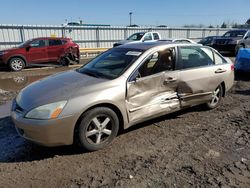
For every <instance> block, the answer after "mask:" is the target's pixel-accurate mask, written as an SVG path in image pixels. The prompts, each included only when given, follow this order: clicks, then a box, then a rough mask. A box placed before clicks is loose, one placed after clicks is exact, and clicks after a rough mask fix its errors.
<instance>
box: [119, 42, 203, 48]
mask: <svg viewBox="0 0 250 188" xmlns="http://www.w3.org/2000/svg"><path fill="white" fill-rule="evenodd" d="M190 45H192V46H200V44H191V43H190V44H189V43H172V42H169V41H155V42H140V43H128V44H123V45H120V46H117V47H115V48H130V49H138V50H148V49H150V48H153V47H157V46H166V47H167V46H169V47H174V46H190Z"/></svg>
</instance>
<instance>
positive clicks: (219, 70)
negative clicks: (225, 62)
mask: <svg viewBox="0 0 250 188" xmlns="http://www.w3.org/2000/svg"><path fill="white" fill-rule="evenodd" d="M226 71H227V70H225V69H221V68H219V69H217V70H216V71H215V72H214V73H223V72H226Z"/></svg>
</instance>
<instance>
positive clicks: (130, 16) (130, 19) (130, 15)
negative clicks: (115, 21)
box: [129, 12, 133, 26]
mask: <svg viewBox="0 0 250 188" xmlns="http://www.w3.org/2000/svg"><path fill="white" fill-rule="evenodd" d="M132 14H133V12H130V13H129V25H130V26H131V25H132Z"/></svg>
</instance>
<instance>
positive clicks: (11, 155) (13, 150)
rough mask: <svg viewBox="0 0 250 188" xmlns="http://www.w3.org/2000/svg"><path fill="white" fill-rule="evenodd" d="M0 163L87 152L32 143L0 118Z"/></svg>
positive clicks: (173, 114) (177, 114) (197, 108)
mask: <svg viewBox="0 0 250 188" xmlns="http://www.w3.org/2000/svg"><path fill="white" fill-rule="evenodd" d="M193 111H204V108H203V107H202V106H196V107H193V108H187V109H184V110H181V111H179V112H175V113H171V114H168V115H165V116H161V117H158V118H154V119H152V120H149V121H145V122H143V123H140V124H137V125H135V126H132V127H130V128H128V129H126V130H123V131H120V132H119V134H118V137H119V136H120V135H124V134H127V133H129V132H131V131H133V130H137V129H141V128H143V127H146V126H149V125H152V124H155V123H159V122H161V121H165V120H166V119H177V118H180V116H181V115H182V114H185V113H188V112H193ZM0 142H1V145H0V163H1V162H2V163H3V162H4V163H12V162H29V161H36V160H44V159H47V158H53V157H57V156H65V155H78V154H84V153H87V151H84V150H82V149H80V148H78V147H76V146H75V145H71V146H60V147H43V146H39V145H37V144H33V143H31V142H29V141H26V140H25V139H24V138H22V137H20V136H19V135H18V134H17V132H16V130H15V126H14V123H13V122H12V120H11V118H10V117H6V118H2V119H0Z"/></svg>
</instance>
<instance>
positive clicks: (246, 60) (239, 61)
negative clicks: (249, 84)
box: [235, 48, 250, 73]
mask: <svg viewBox="0 0 250 188" xmlns="http://www.w3.org/2000/svg"><path fill="white" fill-rule="evenodd" d="M235 70H236V71H238V72H241V73H244V72H246V73H250V49H247V48H246V49H245V48H240V49H239V52H238V54H237V56H236V58H235Z"/></svg>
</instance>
